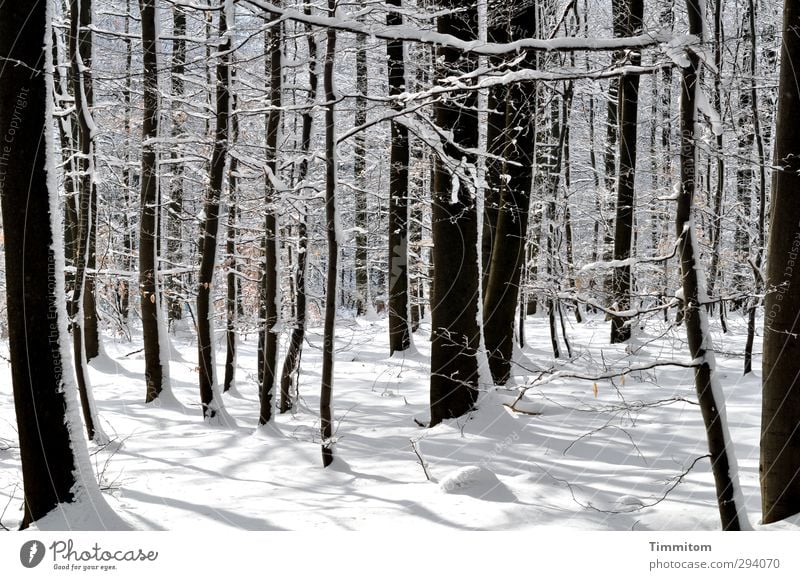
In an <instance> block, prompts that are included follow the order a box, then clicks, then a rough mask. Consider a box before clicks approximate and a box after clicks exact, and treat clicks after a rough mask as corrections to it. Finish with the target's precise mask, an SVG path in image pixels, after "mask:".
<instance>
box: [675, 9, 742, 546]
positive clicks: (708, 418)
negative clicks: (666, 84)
mask: <svg viewBox="0 0 800 580" xmlns="http://www.w3.org/2000/svg"><path fill="white" fill-rule="evenodd" d="M686 5H687V10H688V13H689V34H693V35H696V36H698V37H701V36H702V26H703V14H702V8H701V5H700V0H687V2H686ZM687 58H688V61H689V64H688V66H685V67H684V68H683V69H682V72H681V108H680V130H681V150H680V164H681V165H680V179H681V181H680V189H679V195H678V206H677V214H676V220H675V232H676V235H677V237H678V252H679V255H680V264H681V281H682V287H683V294H684V322H685V324H686V337H687V339H688V342H689V354H690V356H691V358H692V360H693V361H695V362H696V363H697V365H698V366H697V367H696V368H695V371H694V379H695V388H696V390H697V398H698V402H699V403H700V410H701V413H702V415H703V422H704V423H705V427H706V437H707V440H708V451H709V454H710V458H711V469H712V472H713V474H714V482H715V484H716V490H717V503H718V506H719V513H720V519H721V522H722V529H723V530H725V531H737V530H741V529H743V528H746V527H747V526H748V525H749V524H748V522H747V519H746V517H745V514H744V511H743V510H744V506H743V505H741V504H740V502H741V501H742V496H741V493H740V491H739V482H738V477H739V476H738V473H737V472H736V462H735V458H734V455H733V452H734V450H733V448H732V443H731V441H730V436H729V434H728V426H727V423H726V418H725V402H724V399H722V388H721V386H720V384H719V379H718V378H717V376H716V368H715V362H714V352H713V345H712V344H711V337H710V336H709V331H708V320H707V313H706V309H705V307H704V305H703V301H704V300H706V298H707V296H706V294H705V288H703V287H702V286H701V283H700V276H699V275H698V270H700V269H701V268H702V266H701V265H700V264H699V263H698V256H699V255H700V251H699V247H698V246H697V241H696V239H695V231H694V224H693V221H692V206H693V203H694V196H695V190H696V178H697V177H696V176H697V172H696V155H697V152H696V149H697V146H696V136H695V123H696V109H697V90H698V83H699V78H698V70H699V63H700V58H699V56H698V55H697V53H696V52H694V51H692V50H690V51H689V52H688V54H687Z"/></svg>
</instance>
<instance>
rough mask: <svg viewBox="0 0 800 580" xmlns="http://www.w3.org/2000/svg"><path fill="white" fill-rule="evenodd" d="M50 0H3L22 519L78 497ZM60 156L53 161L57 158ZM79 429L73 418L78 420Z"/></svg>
mask: <svg viewBox="0 0 800 580" xmlns="http://www.w3.org/2000/svg"><path fill="white" fill-rule="evenodd" d="M46 6H47V3H46V2H34V3H32V4H28V3H15V2H4V3H0V56H2V57H3V59H4V60H5V59H6V58H8V59H10V62H15V63H19V64H20V66H9V65H8V64H7V62H6V63H4V64H3V65H2V66H0V135H3V136H4V141H3V143H2V146H0V200H2V212H3V236H4V245H5V260H6V262H5V268H6V305H7V316H8V333H9V348H10V356H11V383H12V388H13V393H14V407H15V411H16V417H17V429H18V433H19V450H20V459H21V462H22V479H23V489H24V494H25V501H24V504H23V510H24V513H23V518H22V524H21V527H22V528H23V529H24V528H27V527H29V526H30V524H31V523H33V522H35V521H36V520H38V519H40V518H42V517H43V516H45V515H46V514H47V513H48V512H50V511H51V510H53V509H54V508H55V507H56V506H57V505H58V504H59V503H67V502H71V501H72V500H73V499H74V496H73V488H74V486H75V485H76V483H77V481H76V461H75V456H74V451H73V449H72V446H71V444H70V434H69V430H70V426H69V420H70V418H69V417H68V416H67V413H66V408H67V395H68V394H67V392H66V389H67V388H71V385H70V383H71V381H70V380H69V379H68V378H66V379H65V377H64V376H63V367H62V365H63V364H65V363H66V361H63V360H62V358H61V353H62V350H61V344H60V342H61V340H62V339H63V338H64V337H63V336H62V335H61V331H60V327H59V317H60V316H62V315H63V311H62V308H63V300H64V297H63V295H62V292H63V290H64V288H63V281H62V280H59V277H60V276H63V271H62V268H63V263H60V260H59V258H58V257H57V255H56V250H55V249H54V245H57V246H59V247H60V246H61V244H60V243H58V244H54V241H55V236H56V235H60V233H59V232H55V231H54V230H53V227H52V226H53V221H52V219H51V218H52V215H51V214H52V212H53V211H55V210H56V209H57V206H56V195H57V192H55V191H50V186H51V184H54V183H55V176H53V175H48V170H47V167H48V161H47V159H48V156H49V155H51V154H52V148H50V145H51V144H52V143H51V141H50V140H49V138H48V134H49V133H50V131H51V129H52V127H51V126H50V125H49V124H46V123H45V119H46V118H47V116H48V112H47V101H46V99H47V98H48V95H49V93H50V91H51V90H52V88H53V87H52V86H48V85H49V83H48V82H47V81H46V75H45V70H44V63H45V62H47V61H48V59H50V58H51V55H49V54H46V53H45V52H44V51H43V47H44V46H45V44H46V40H47V38H46V35H49V34H50V28H49V26H48V22H47V20H48V16H47V12H46V10H47V8H46ZM54 166H55V163H53V164H52V165H51V167H54ZM48 178H51V179H52V181H50V182H49V183H48ZM73 429H75V427H73Z"/></svg>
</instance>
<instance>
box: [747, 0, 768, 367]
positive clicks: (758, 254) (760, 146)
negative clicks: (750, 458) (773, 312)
mask: <svg viewBox="0 0 800 580" xmlns="http://www.w3.org/2000/svg"><path fill="white" fill-rule="evenodd" d="M747 11H748V12H749V15H750V18H749V19H748V25H749V28H750V34H749V35H748V36H749V40H750V47H749V51H750V54H751V55H753V57H752V58H751V60H750V71H749V73H750V75H749V76H750V107H751V114H752V119H753V133H754V135H755V143H756V153H757V160H758V177H759V180H758V221H757V222H756V244H755V256H754V257H753V258H752V262H751V264H750V265H751V268H752V270H753V278H754V280H753V285H754V287H755V288H754V290H755V291H754V292H753V295H752V296H751V297H750V299H749V301H748V311H747V340H746V342H745V347H744V374H748V373H750V372H751V371H752V370H753V343H754V342H755V334H756V310H757V309H758V302H759V300H758V295H759V294H761V292H762V290H763V280H762V279H761V263H762V260H763V257H764V245H765V240H764V221H765V217H766V207H767V166H766V165H767V161H766V154H765V152H764V137H763V135H762V131H761V118H760V115H759V111H758V103H759V97H758V92H757V91H758V89H757V88H756V83H757V80H756V59H755V55H756V6H755V2H754V0H748V5H747Z"/></svg>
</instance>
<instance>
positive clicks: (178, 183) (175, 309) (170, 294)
mask: <svg viewBox="0 0 800 580" xmlns="http://www.w3.org/2000/svg"><path fill="white" fill-rule="evenodd" d="M185 36H186V11H185V9H184V8H183V7H182V6H177V5H176V6H174V7H173V9H172V37H173V40H172V70H171V73H170V79H171V82H172V106H171V107H170V113H171V114H172V138H173V139H174V140H175V143H173V145H172V152H171V153H170V157H171V159H170V165H169V168H170V172H171V174H172V179H171V180H170V189H169V191H170V199H169V205H168V211H167V260H168V266H167V267H168V268H169V269H174V268H177V267H178V266H179V265H180V264H181V263H182V261H183V251H182V250H183V226H182V221H181V220H182V217H183V216H182V214H183V162H182V161H181V158H182V157H183V154H182V146H181V145H180V143H179V140H180V138H181V137H182V136H184V133H185V131H184V113H183V107H184V106H185V104H184V102H183V99H184V93H185V89H184V82H183V75H184V74H185V73H186V38H185ZM164 286H165V289H164V294H165V298H166V302H167V318H168V320H169V322H170V323H171V322H172V321H174V320H180V319H181V318H182V317H183V297H182V294H183V284H182V276H181V275H180V274H170V275H169V276H166V277H165V279H164Z"/></svg>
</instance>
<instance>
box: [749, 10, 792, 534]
mask: <svg viewBox="0 0 800 580" xmlns="http://www.w3.org/2000/svg"><path fill="white" fill-rule="evenodd" d="M798 22H800V1H798V0H786V1H785V3H784V11H783V44H782V48H781V66H780V81H779V82H780V88H779V93H778V94H779V98H778V113H777V119H776V120H777V122H776V129H777V131H776V133H775V153H774V155H775V158H774V161H773V166H774V167H776V168H777V169H776V170H775V171H773V173H772V209H771V211H770V234H769V248H768V249H767V287H766V299H765V304H764V311H765V318H764V356H763V399H762V415H761V462H760V465H759V473H760V476H761V498H762V509H763V517H762V521H763V522H764V523H765V524H769V523H772V522H776V521H778V520H782V519H784V518H787V517H789V516H792V515H794V514H797V513H800V430H798V425H800V390H798V388H797V376H798V374H800V328H799V327H798V320H797V312H798V310H800V276H798V275H797V272H796V269H797V264H796V258H797V253H798V250H800V205H798V203H797V197H796V196H797V192H798V191H799V190H800V131H798V130H797V128H798V127H799V126H800V87H798V84H797V71H796V65H795V63H797V62H800V61H798V59H800V37H798V35H797V34H796V31H795V30H794V29H795V28H796V26H797V23H798Z"/></svg>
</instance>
